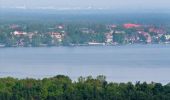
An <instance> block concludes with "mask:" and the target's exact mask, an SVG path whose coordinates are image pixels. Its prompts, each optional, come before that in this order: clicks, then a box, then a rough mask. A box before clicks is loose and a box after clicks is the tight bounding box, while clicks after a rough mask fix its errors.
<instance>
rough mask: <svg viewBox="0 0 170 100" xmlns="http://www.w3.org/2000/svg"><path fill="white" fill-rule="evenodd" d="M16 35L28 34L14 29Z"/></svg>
mask: <svg viewBox="0 0 170 100" xmlns="http://www.w3.org/2000/svg"><path fill="white" fill-rule="evenodd" d="M13 34H14V35H26V34H27V33H26V32H21V31H14V32H13Z"/></svg>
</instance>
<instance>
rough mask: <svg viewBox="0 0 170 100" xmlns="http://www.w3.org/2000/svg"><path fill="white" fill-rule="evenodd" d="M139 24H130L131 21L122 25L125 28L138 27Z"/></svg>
mask: <svg viewBox="0 0 170 100" xmlns="http://www.w3.org/2000/svg"><path fill="white" fill-rule="evenodd" d="M140 26H141V25H139V24H131V23H127V24H124V25H123V27H125V28H138V27H140Z"/></svg>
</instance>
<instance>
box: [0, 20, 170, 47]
mask: <svg viewBox="0 0 170 100" xmlns="http://www.w3.org/2000/svg"><path fill="white" fill-rule="evenodd" d="M168 29H169V28H167V27H163V26H160V25H143V24H135V23H124V24H90V23H86V24H64V23H59V24H40V23H39V24H13V23H12V24H11V23H10V24H4V25H0V47H47V46H112V45H122V44H159V43H163V44H169V43H170V32H169V30H168Z"/></svg>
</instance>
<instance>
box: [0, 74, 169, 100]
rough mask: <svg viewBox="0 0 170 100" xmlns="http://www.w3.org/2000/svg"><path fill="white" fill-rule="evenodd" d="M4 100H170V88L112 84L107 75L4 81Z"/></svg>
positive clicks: (0, 86)
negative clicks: (73, 79) (107, 79)
mask: <svg viewBox="0 0 170 100" xmlns="http://www.w3.org/2000/svg"><path fill="white" fill-rule="evenodd" d="M0 100H170V86H169V85H165V86H163V85H162V84H160V83H150V84H148V83H146V82H144V83H140V82H137V83H136V84H132V83H130V82H129V83H113V82H110V83H108V82H107V81H106V77H105V76H103V75H100V76H97V78H92V77H91V76H89V77H87V78H85V77H80V78H79V79H78V82H72V80H71V79H70V78H69V77H67V76H63V75H58V76H55V77H52V78H44V79H42V80H35V79H21V80H18V79H14V78H1V79H0Z"/></svg>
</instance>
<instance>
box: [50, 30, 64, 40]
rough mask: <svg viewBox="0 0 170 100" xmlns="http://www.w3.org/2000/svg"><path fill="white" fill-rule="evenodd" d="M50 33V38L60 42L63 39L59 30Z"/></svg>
mask: <svg viewBox="0 0 170 100" xmlns="http://www.w3.org/2000/svg"><path fill="white" fill-rule="evenodd" d="M50 35H51V37H52V38H56V39H57V40H58V41H59V42H61V41H62V39H63V35H61V33H59V32H51V33H50Z"/></svg>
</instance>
